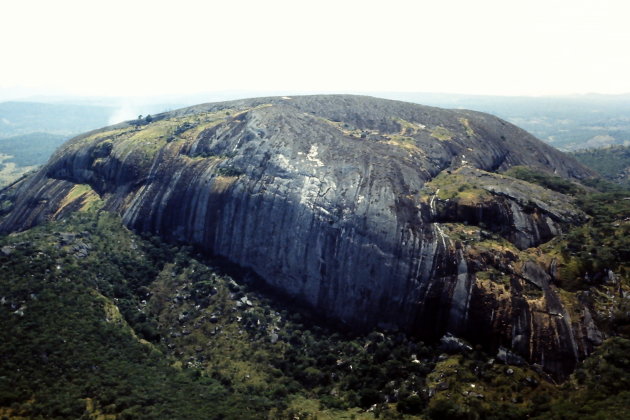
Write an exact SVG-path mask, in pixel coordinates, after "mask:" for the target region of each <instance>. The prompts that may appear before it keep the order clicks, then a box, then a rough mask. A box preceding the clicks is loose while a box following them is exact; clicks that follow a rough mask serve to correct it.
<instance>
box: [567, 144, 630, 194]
mask: <svg viewBox="0 0 630 420" xmlns="http://www.w3.org/2000/svg"><path fill="white" fill-rule="evenodd" d="M571 154H572V155H573V156H574V157H575V158H576V159H577V160H578V161H579V162H580V163H582V164H583V165H584V166H588V167H589V168H591V169H593V170H594V171H597V172H598V173H599V174H600V175H602V176H603V177H604V178H605V179H607V180H608V181H613V182H617V183H619V184H621V185H623V186H625V187H626V188H630V146H610V147H603V148H600V149H585V150H578V151H576V152H573V153H571Z"/></svg>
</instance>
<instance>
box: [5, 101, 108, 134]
mask: <svg viewBox="0 0 630 420" xmlns="http://www.w3.org/2000/svg"><path fill="white" fill-rule="evenodd" d="M113 111H114V109H113V108H111V107H105V106H87V105H67V104H47V103H37V102H2V103H0V138H3V137H12V136H17V135H23V134H29V133H34V132H40V133H41V132H43V133H51V134H58V135H72V134H77V133H81V132H84V131H87V130H91V129H94V128H96V127H102V126H104V125H107V124H108V122H109V118H110V115H111V114H112V112H113Z"/></svg>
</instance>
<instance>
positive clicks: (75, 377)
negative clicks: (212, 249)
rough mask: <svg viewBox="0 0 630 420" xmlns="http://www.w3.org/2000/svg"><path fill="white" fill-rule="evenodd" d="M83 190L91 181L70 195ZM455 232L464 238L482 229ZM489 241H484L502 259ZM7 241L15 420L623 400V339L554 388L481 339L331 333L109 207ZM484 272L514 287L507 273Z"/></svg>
mask: <svg viewBox="0 0 630 420" xmlns="http://www.w3.org/2000/svg"><path fill="white" fill-rule="evenodd" d="M83 195H88V196H89V195H90V190H89V188H87V187H86V186H77V188H76V189H75V190H73V191H72V192H71V193H69V196H71V197H70V198H75V199H79V198H80V197H82V196H83ZM70 198H69V199H70ZM449 226H450V225H449ZM449 226H445V229H446V228H448V229H449V230H448V231H449V232H450V234H451V235H452V236H453V237H455V236H456V234H457V232H459V231H461V234H462V235H464V236H466V235H469V234H471V232H472V233H474V232H473V231H475V232H476V233H474V234H475V235H477V236H479V235H480V232H479V229H478V228H474V227H467V226H464V225H461V226H455V225H452V226H450V227H449ZM469 231H470V232H469ZM496 240H497V241H500V239H499V238H497V239H496ZM489 241H490V239H488V238H483V237H481V236H480V237H479V244H480V245H479V246H480V247H481V248H483V246H484V245H483V244H486V243H487V247H488V252H490V253H491V252H493V251H492V250H493V249H494V248H493V247H494V245H493V244H494V242H492V243H491V242H489ZM493 241H494V239H493ZM0 247H1V248H2V250H3V252H2V253H0V263H1V264H0V276H1V277H2V279H3V282H2V283H0V296H1V299H0V313H1V315H2V319H4V320H6V321H5V322H4V323H3V328H2V329H1V330H0V335H1V336H0V357H1V358H2V360H3V363H2V364H1V365H0V413H1V414H2V415H4V416H7V417H9V418H11V417H17V416H22V417H29V418H70V417H72V418H81V417H83V418H90V416H92V417H94V418H96V417H98V416H100V417H99V418H103V419H105V418H111V419H123V418H173V419H178V418H182V419H184V418H186V419H194V418H199V419H203V418H226V419H247V418H252V419H254V418H256V419H259V418H269V419H291V418H295V417H296V416H297V417H299V418H313V419H317V418H322V419H327V418H328V419H342V418H347V419H350V418H355V419H374V418H384V419H388V418H389V419H402V418H407V419H411V418H429V419H443V418H466V419H468V418H479V419H493V418H497V419H498V418H514V419H525V418H531V417H535V416H538V417H537V418H541V419H542V418H554V419H555V418H563V417H559V416H560V415H561V414H559V413H572V412H574V411H576V410H578V409H580V410H581V409H582V408H580V407H584V406H588V410H590V411H588V412H589V413H592V414H593V415H595V414H597V413H602V412H603V413H609V414H610V415H612V414H614V413H617V412H619V410H621V408H622V407H623V406H624V404H627V399H628V395H627V391H625V389H627V384H626V382H627V381H629V380H630V379H629V378H630V372H628V369H627V366H625V363H626V362H627V359H624V357H625V356H624V357H622V356H621V355H622V354H626V352H627V347H628V340H624V339H621V338H617V339H614V340H612V341H611V342H610V343H607V344H606V345H605V346H604V347H602V349H600V351H598V352H597V353H595V355H594V356H593V357H592V358H590V359H587V361H586V362H585V363H584V364H583V365H582V366H581V367H580V369H579V370H578V371H577V372H576V375H575V377H574V378H573V379H572V382H571V383H570V384H569V385H563V386H560V387H558V386H555V385H553V384H552V383H550V382H547V381H546V380H545V379H544V377H541V376H540V375H538V374H537V373H536V372H534V371H532V370H530V369H527V368H525V367H514V366H506V365H503V364H497V363H492V362H491V361H490V357H489V356H488V355H487V354H485V353H483V352H482V351H481V350H480V349H479V348H477V349H475V350H474V351H463V352H460V353H458V354H454V355H444V354H442V355H440V351H439V350H438V349H436V347H435V346H430V345H427V344H425V343H422V342H421V341H418V340H416V339H414V338H412V337H408V336H405V335H403V334H385V333H381V332H372V333H370V334H367V335H358V336H357V335H353V334H346V333H343V332H340V331H335V330H331V329H329V328H327V327H325V326H322V325H321V324H320V323H318V322H316V321H315V318H314V317H312V316H311V315H310V314H309V313H307V312H304V311H303V310H302V311H298V310H297V309H296V308H294V307H291V306H288V307H283V306H279V305H280V304H279V303H277V302H278V299H277V297H273V298H272V297H271V296H268V295H267V294H266V293H267V292H265V291H263V290H262V289H260V288H259V286H258V285H257V282H256V281H254V280H252V277H251V275H250V274H248V273H241V272H234V273H233V276H234V277H230V276H228V275H226V274H225V272H224V271H223V270H222V269H219V268H217V267H220V266H222V263H221V262H220V261H216V262H213V261H207V260H204V259H203V258H201V257H200V256H199V255H197V254H195V253H194V252H193V251H192V250H191V249H189V248H185V247H183V248H182V247H177V246H172V245H166V244H163V243H161V242H160V241H159V240H158V239H157V238H151V237H149V238H144V239H143V238H140V237H138V236H137V235H134V234H132V233H131V232H129V231H128V230H127V229H125V228H123V227H122V225H121V224H120V221H119V220H118V219H117V218H116V217H114V216H112V215H110V214H108V213H106V212H100V213H97V212H95V211H84V212H81V213H76V214H74V215H73V216H72V217H70V218H68V219H66V220H63V221H60V222H56V223H51V224H48V225H44V226H41V227H38V228H35V229H32V230H30V231H27V232H24V233H21V234H17V235H12V236H9V237H4V238H1V239H0ZM481 248H480V249H481ZM484 276H485V277H484ZM479 277H480V281H484V280H483V279H486V280H489V281H492V282H495V283H497V284H503V283H505V281H504V279H503V277H504V275H502V274H501V273H499V272H497V271H496V270H495V271H492V270H488V271H486V272H484V273H479ZM234 279H237V280H238V282H236V281H234ZM248 279H249V280H248ZM438 356H439V357H438ZM575 386H577V387H578V388H579V391H578V392H575V391H574V388H572V387H575ZM602 396H605V397H606V398H607V400H606V401H607V404H601V403H599V402H598V401H599V400H598V398H603V397H602ZM368 410H369V411H368ZM615 410H617V411H615ZM108 416H109V417H108ZM565 418H566V417H565Z"/></svg>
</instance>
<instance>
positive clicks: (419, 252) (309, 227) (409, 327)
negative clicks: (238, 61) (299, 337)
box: [0, 95, 596, 376]
mask: <svg viewBox="0 0 630 420" xmlns="http://www.w3.org/2000/svg"><path fill="white" fill-rule="evenodd" d="M515 165H526V166H529V167H533V168H537V169H539V170H541V171H546V172H549V173H554V174H556V175H559V176H563V177H565V178H573V179H580V178H584V177H589V176H591V173H590V172H589V171H588V170H587V169H585V168H583V167H582V166H580V165H579V164H577V163H576V162H575V161H574V160H572V159H571V158H568V157H567V156H565V155H563V154H562V153H560V152H558V151H556V150H555V149H553V148H551V147H549V146H546V145H545V144H543V143H542V142H540V141H538V140H537V139H535V138H534V137H532V136H531V135H529V134H528V133H526V132H525V131H523V130H521V129H519V128H517V127H515V126H513V125H511V124H509V123H507V122H505V121H502V120H500V119H498V118H495V117H492V116H490V115H487V114H482V113H477V112H472V111H454V110H443V109H438V108H431V107H425V106H420V105H414V104H408V103H404V102H396V101H387V100H381V99H375V98H368V97H359V96H343V95H340V96H311V97H308V96H306V97H295V98H260V99H252V100H243V101H234V102H225V103H217V104H206V105H199V106H196V107H192V108H186V109H182V110H179V111H175V112H171V113H166V114H161V115H158V116H156V117H154V120H153V121H152V122H151V123H146V122H141V121H136V122H130V123H126V124H120V125H118V126H113V127H108V128H105V129H102V130H99V131H96V132H92V133H87V134H86V135H83V136H80V137H78V138H75V139H73V140H71V141H70V142H69V143H67V144H66V145H65V146H63V147H62V148H61V149H60V150H59V151H58V152H57V153H56V154H55V156H54V157H53V158H52V159H51V160H50V162H49V163H48V164H47V165H46V166H45V167H44V168H43V169H41V170H40V171H39V172H38V173H37V174H35V175H33V176H31V177H30V178H27V179H25V180H24V181H22V182H21V183H20V184H18V185H17V186H15V187H14V188H13V190H10V191H5V192H4V195H5V198H10V199H11V201H12V202H13V205H12V207H11V208H10V209H9V210H8V213H7V214H6V215H5V216H4V218H3V219H2V223H1V225H0V229H1V230H2V231H4V232H9V231H14V230H20V229H27V228H29V227H31V226H33V225H35V224H37V223H41V222H43V221H45V220H48V219H50V218H55V217H63V216H64V215H65V214H67V213H68V212H71V211H76V210H80V209H82V208H83V209H85V208H89V207H98V208H102V209H104V210H108V211H112V212H116V213H118V214H120V215H121V216H122V217H123V220H124V222H125V223H126V225H127V226H129V227H130V228H132V229H135V230H138V231H141V232H150V233H155V234H158V235H160V236H162V237H164V238H165V239H168V240H177V241H183V242H187V243H191V244H194V245H196V246H198V247H200V248H202V249H204V250H206V251H207V252H208V253H212V254H215V255H219V256H223V257H225V258H227V259H229V260H230V261H232V262H234V263H237V264H240V265H242V266H244V267H248V268H251V269H253V270H254V271H256V272H257V273H258V274H259V275H260V276H261V277H262V278H263V279H264V280H265V281H266V282H267V283H269V284H270V285H272V286H274V287H276V288H278V289H280V290H282V291H284V292H285V293H287V294H289V295H291V296H294V297H295V298H297V299H300V300H301V301H303V302H305V303H307V304H309V305H311V306H312V307H314V308H316V309H317V310H319V311H320V313H322V314H323V315H325V316H327V317H331V318H333V319H337V320H340V321H342V322H344V323H346V324H348V325H351V326H354V327H357V328H373V327H379V328H389V329H401V330H404V331H407V332H410V333H414V334H419V335H423V336H427V337H432V338H435V339H439V337H441V336H443V335H444V334H445V333H446V332H450V333H453V334H456V335H459V336H462V337H465V338H467V339H469V340H470V341H472V342H475V343H481V344H484V345H487V346H489V347H493V348H495V349H497V348H499V346H504V347H507V348H510V349H512V351H514V352H515V353H517V354H519V355H521V356H523V357H525V358H526V359H527V360H529V361H530V362H536V363H540V364H542V365H543V366H544V367H545V368H546V369H547V370H548V371H551V372H553V373H555V374H557V375H558V376H562V375H565V374H566V373H567V372H569V371H571V369H572V368H573V367H574V365H575V363H576V361H577V360H578V359H579V358H580V357H582V356H583V355H584V354H586V353H587V352H588V351H589V350H590V346H591V341H589V340H588V337H589V336H594V335H596V332H593V330H592V328H593V325H592V322H591V323H588V322H581V320H580V319H571V316H570V314H569V313H568V312H567V310H566V308H565V305H564V304H563V302H562V301H561V299H560V298H559V295H558V293H557V292H556V290H555V288H554V286H553V278H552V276H551V275H550V274H548V273H549V272H550V270H549V267H546V266H545V265H544V264H543V263H538V262H536V261H534V260H533V259H531V258H528V257H527V256H526V255H525V252H526V249H527V248H529V247H532V246H537V245H539V244H541V243H544V242H546V241H548V240H550V239H551V238H553V237H554V236H556V235H557V234H559V233H560V232H561V231H562V229H563V226H566V225H568V224H573V223H580V222H581V221H583V220H584V215H583V214H581V213H580V212H579V211H578V210H577V209H575V208H574V207H573V206H572V204H571V200H570V199H568V198H567V197H565V196H563V195H561V194H557V193H553V192H551V191H548V190H545V189H543V188H541V187H536V186H533V185H530V184H528V183H525V182H522V181H518V180H514V179H512V178H509V177H506V176H503V175H500V174H499V173H500V172H501V171H503V170H506V169H508V168H510V167H512V166H515ZM445 194H446V195H445ZM588 319H590V317H589V318H588ZM587 324H588V325H587Z"/></svg>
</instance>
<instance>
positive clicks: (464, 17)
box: [0, 0, 630, 96]
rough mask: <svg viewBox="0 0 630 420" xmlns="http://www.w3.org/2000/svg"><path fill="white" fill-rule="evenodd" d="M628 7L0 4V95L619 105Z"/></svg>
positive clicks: (629, 75)
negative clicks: (543, 98) (582, 97)
mask: <svg viewBox="0 0 630 420" xmlns="http://www.w3.org/2000/svg"><path fill="white" fill-rule="evenodd" d="M629 19H630V1H628V0H593V1H590V0H589V1H584V0H582V1H580V0H528V1H524V0H518V1H510V0H432V1H420V0H417V1H396V0H379V1H368V0H362V1H354V0H352V1H344V0H335V1H328V0H317V1H312V0H309V1H300V0H292V1H276V0H257V1H249V0H241V1H229V0H223V1H187V0H170V1H168V2H165V1H157V0H152V1H135V0H124V1H117V0H109V1H88V0H81V1H70V0H55V1H51V0H45V1H34V0H6V1H2V2H1V3H0V46H1V53H0V54H1V55H0V57H1V61H0V96H2V94H3V93H4V96H7V95H8V94H10V92H22V91H23V90H24V88H28V89H30V91H31V92H39V93H44V94H49V93H51V92H55V91H56V92H58V93H66V94H80V95H158V94H189V93H199V92H210V91H219V90H235V89H236V90H259V91H271V90H274V91H303V92H361V91H366V92H367V91H371V92H374V91H408V92H411V91H415V92H449V93H473V94H500V95H547V94H579V93H589V92H597V93H628V92H630V54H629V53H628V49H629V48H630V24H629V23H628V20H629Z"/></svg>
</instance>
